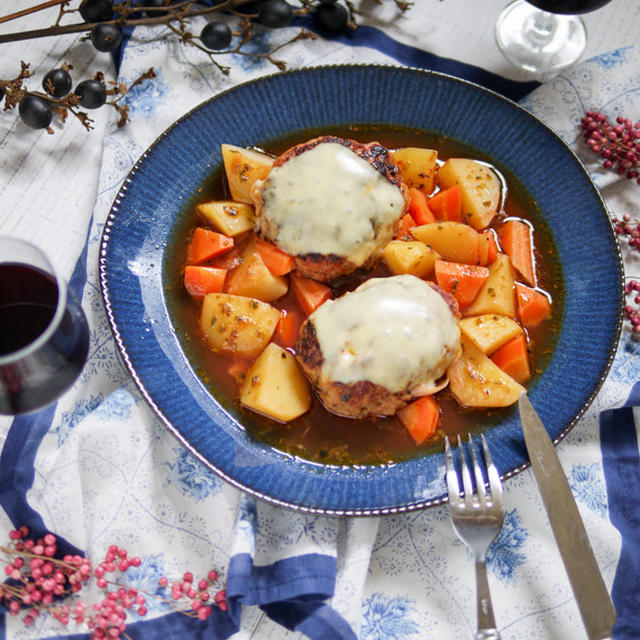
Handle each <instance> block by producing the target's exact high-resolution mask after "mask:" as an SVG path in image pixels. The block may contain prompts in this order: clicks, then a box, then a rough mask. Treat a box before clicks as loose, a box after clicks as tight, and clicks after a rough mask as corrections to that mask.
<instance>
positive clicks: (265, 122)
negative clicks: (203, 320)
mask: <svg viewBox="0 0 640 640" xmlns="http://www.w3.org/2000/svg"><path fill="white" fill-rule="evenodd" d="M349 124H362V125H372V124H377V125H381V126H382V127H402V128H408V129H415V130H418V131H425V132H432V133H433V132H435V133H437V134H439V135H441V136H445V137H447V138H450V139H452V140H453V141H457V142H460V143H462V144H464V145H466V146H469V147H471V148H473V149H477V150H479V151H480V152H481V153H482V154H485V155H486V156H489V157H490V158H491V159H492V161H493V162H494V163H495V164H496V165H497V166H498V167H503V168H505V169H506V170H508V171H509V172H510V173H512V174H513V175H515V176H517V177H518V178H519V180H520V181H521V183H522V185H523V186H524V188H525V189H526V190H527V191H528V193H529V194H530V195H531V196H532V197H533V199H534V200H535V201H536V203H537V205H538V206H539V208H540V210H541V212H542V215H543V217H544V219H545V222H546V223H547V225H548V227H549V229H550V230H551V233H552V235H553V238H554V240H555V245H556V249H557V253H558V258H559V262H560V265H561V270H562V277H563V280H564V288H565V291H566V292H567V295H566V296H565V300H564V305H563V308H562V309H557V310H556V313H560V314H561V315H562V318H561V326H560V329H559V334H558V337H557V340H556V343H555V348H554V351H553V354H552V356H551V358H550V360H549V363H548V365H547V367H546V368H545V370H544V372H543V373H542V374H541V375H540V376H538V377H537V378H536V379H535V380H534V381H533V383H532V385H531V386H530V390H529V394H530V397H531V400H532V402H533V404H534V405H535V406H536V408H537V409H538V411H539V413H540V417H541V418H542V420H543V422H544V423H545V425H546V427H547V429H548V430H549V432H550V435H551V437H552V438H553V439H554V440H558V439H560V438H561V437H562V436H563V435H564V434H565V433H566V432H567V431H568V430H569V429H570V428H571V426H572V425H573V424H574V423H575V421H576V420H577V419H578V417H579V416H580V415H581V414H582V413H583V412H584V410H585V408H586V407H587V406H588V405H589V403H590V402H591V400H592V399H593V397H594V395H595V393H596V392H597V391H598V389H599V387H600V385H601V384H602V381H603V378H604V377H605V375H606V373H607V371H608V369H609V366H610V364H611V359H612V355H613V352H614V349H615V346H616V344H617V341H618V337H619V332H620V324H621V308H622V297H621V293H620V292H621V283H622V263H621V259H620V255H619V251H618V247H617V244H616V241H615V237H614V234H613V232H612V228H611V224H610V222H609V218H608V216H607V212H606V210H605V207H604V204H603V202H602V199H601V197H600V195H599V194H598V191H597V190H596V188H595V186H594V185H593V183H592V182H591V180H590V178H589V176H588V175H587V173H586V172H585V170H584V168H583V166H582V165H581V164H580V162H579V160H578V159H577V158H576V157H575V155H574V154H573V153H572V152H571V151H570V150H569V149H568V148H567V147H566V145H565V144H564V143H563V142H562V141H561V140H560V139H559V138H558V137H557V136H556V135H555V134H554V133H553V132H552V131H551V130H549V129H548V128H547V127H546V126H544V125H543V124H542V123H540V122H539V121H538V120H537V119H536V118H534V117H533V116H532V115H531V114H530V113H528V112H527V111H525V110H524V109H522V108H520V107H519V106H517V105H516V104H514V103H513V102H510V101H509V100H506V99H504V98H502V97H500V96H499V95H497V94H495V93H492V92H490V91H487V90H485V89H483V88H481V87H479V86H476V85H473V84H471V83H469V82H465V81H462V80H459V79H457V78H454V77H450V76H446V75H441V74H438V73H433V72H428V71H419V70H415V69H408V68H401V67H382V66H368V65H362V66H359V65H356V66H354V65H348V66H331V67H318V68H311V69H305V70H299V71H291V72H286V73H279V74H275V75H272V76H268V77H265V78H261V79H258V80H254V81H252V82H248V83H246V84H243V85H240V86H237V87H235V88H233V89H231V90H229V91H226V92H224V93H221V94H219V95H218V96H216V97H215V98H213V99H211V100H209V101H207V102H205V103H204V104H202V105H200V106H199V107H197V108H196V109H194V110H193V111H191V112H190V113H188V114H187V115H185V116H184V117H183V118H182V119H180V120H179V121H178V122H176V123H175V124H174V125H173V126H172V127H170V128H169V129H168V130H167V131H166V132H165V133H164V134H163V135H162V136H160V138H159V139H158V140H157V141H156V142H155V143H154V144H153V146H152V147H151V148H150V149H149V150H148V151H147V152H146V153H145V154H144V155H143V156H142V158H141V159H140V160H139V161H138V163H137V164H136V166H135V167H134V168H133V170H132V171H131V174H130V175H129V177H128V178H127V179H126V180H125V183H124V186H123V187H122V189H121V191H120V193H119V194H118V196H117V198H116V200H115V202H114V204H113V208H112V210H111V212H110V214H109V217H108V219H107V222H106V226H105V230H104V235H103V239H102V247H101V253H100V277H101V283H102V292H103V296H104V301H105V304H106V309H107V313H108V316H109V320H110V322H111V326H112V328H113V331H114V334H115V338H116V340H117V343H118V346H119V348H120V350H121V352H122V355H123V357H124V360H125V362H126V364H127V366H128V368H129V370H130V372H131V374H132V375H133V377H134V379H135V381H136V383H137V384H138V386H139V387H140V389H141V391H142V393H143V394H144V396H145V398H146V399H147V401H148V402H149V403H150V405H151V406H152V407H153V409H154V410H155V411H156V412H157V413H158V415H159V416H160V417H161V419H162V420H163V422H164V423H165V424H166V425H167V427H168V428H169V429H170V430H171V431H172V432H173V433H174V434H175V436H176V437H177V438H178V439H179V440H180V441H181V442H182V443H183V444H184V446H185V447H187V448H188V449H189V451H191V452H192V453H193V454H194V455H195V456H196V457H197V458H199V459H200V460H201V461H202V462H203V463H204V464H205V465H207V466H208V467H210V468H211V469H213V470H214V471H216V472H217V473H218V474H220V475H221V476H222V477H223V478H224V479H226V480H227V481H229V482H231V483H232V484H234V485H235V486H237V487H239V488H241V489H243V490H245V491H248V492H250V493H252V494H254V495H256V496H258V497H260V498H264V499H266V500H268V501H270V502H273V503H275V504H279V505H285V506H289V507H293V508H296V509H300V510H304V511H308V512H315V513H326V514H347V515H349V514H357V515H371V514H383V513H393V512H400V511H409V510H413V509H418V508H422V507H427V506H431V505H433V504H437V503H439V502H441V501H442V499H443V497H444V493H445V486H444V480H443V476H444V472H443V464H444V462H443V455H442V454H441V453H434V454H431V455H425V456H423V457H420V458H416V459H412V460H409V461H406V462H401V463H398V464H395V465H391V466H361V467H357V468H347V467H337V466H328V465H321V464H317V463H312V462H307V461H305V460H301V459H298V458H295V457H293V456H291V455H287V454H283V453H281V452H279V451H276V450H273V449H272V448H270V447H268V446H266V445H263V444H261V443H259V442H256V441H255V440H253V439H252V438H251V437H249V435H248V434H247V433H246V431H245V430H244V429H243V427H242V425H241V424H240V423H239V422H238V420H237V419H236V418H235V417H234V415H233V412H231V411H227V410H226V409H225V408H223V407H222V406H221V404H220V403H219V402H218V401H217V400H216V399H215V398H214V397H213V396H212V395H211V394H210V393H209V392H208V391H207V389H206V387H205V385H204V384H203V383H202V381H201V380H200V378H199V377H198V376H197V375H196V373H195V371H194V368H193V367H192V365H191V363H190V361H189V359H188V358H187V357H186V355H185V352H184V350H183V349H182V347H181V344H180V341H179V339H178V338H177V336H176V330H175V327H174V324H173V321H172V315H171V313H170V309H169V304H168V300H167V296H166V294H165V287H166V282H167V280H166V278H167V274H166V273H165V270H166V269H167V268H168V269H170V268H171V265H168V266H167V265H165V260H164V258H165V250H166V247H167V246H168V245H169V244H170V242H171V239H172V233H173V231H174V230H175V229H176V225H178V224H179V222H180V216H181V215H184V213H183V212H184V210H185V209H186V206H185V205H186V204H187V203H188V202H189V201H190V199H191V198H192V196H193V195H194V194H195V193H196V191H197V189H198V188H199V187H200V186H201V185H202V183H203V181H205V180H206V178H207V177H208V176H209V175H210V174H211V173H212V172H213V171H214V170H215V169H216V168H217V167H219V166H220V164H221V162H222V159H221V154H220V144H221V143H223V142H228V143H232V144H236V145H240V146H251V145H256V144H262V145H264V144H265V143H267V142H268V141H272V140H278V139H282V138H283V137H287V136H288V135H289V134H291V133H292V132H300V133H301V134H304V132H305V130H310V129H311V130H315V131H329V130H331V129H336V128H341V127H342V128H344V126H345V125H349ZM173 266H174V267H175V265H173ZM486 435H487V437H488V440H489V445H490V448H491V450H492V453H493V457H494V459H495V461H496V463H497V465H498V468H499V469H500V472H501V474H502V475H503V476H509V475H512V474H514V473H516V472H517V471H519V470H521V469H522V468H524V467H525V466H526V465H527V463H528V459H527V454H526V449H525V446H524V441H523V438H522V435H521V431H520V425H519V420H518V416H517V412H516V411H515V409H514V410H512V411H511V412H508V415H507V417H506V418H505V419H504V420H503V421H502V422H500V423H499V424H497V425H494V426H493V427H492V428H491V429H489V430H488V431H487V433H486Z"/></svg>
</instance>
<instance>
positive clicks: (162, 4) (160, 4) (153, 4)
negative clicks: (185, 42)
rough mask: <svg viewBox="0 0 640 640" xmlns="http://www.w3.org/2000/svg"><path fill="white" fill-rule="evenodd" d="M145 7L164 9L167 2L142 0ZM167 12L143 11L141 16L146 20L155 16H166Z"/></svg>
mask: <svg viewBox="0 0 640 640" xmlns="http://www.w3.org/2000/svg"><path fill="white" fill-rule="evenodd" d="M143 4H144V6H145V7H165V6H166V5H167V4H170V3H169V2H165V0H144V2H143ZM167 13H169V12H168V11H143V14H144V16H145V17H147V18H155V17H156V16H166V15H167Z"/></svg>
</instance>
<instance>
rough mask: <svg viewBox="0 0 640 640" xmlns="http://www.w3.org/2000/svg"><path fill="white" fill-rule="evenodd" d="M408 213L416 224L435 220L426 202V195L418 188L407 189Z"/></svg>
mask: <svg viewBox="0 0 640 640" xmlns="http://www.w3.org/2000/svg"><path fill="white" fill-rule="evenodd" d="M409 213H410V214H411V217H412V218H413V221H414V222H415V223H416V225H418V226H419V225H421V224H428V223H429V222H435V221H436V219H435V217H434V215H433V213H432V212H431V210H430V209H429V205H428V204H427V196H425V195H424V193H423V192H422V191H420V189H415V188H414V187H411V188H410V189H409Z"/></svg>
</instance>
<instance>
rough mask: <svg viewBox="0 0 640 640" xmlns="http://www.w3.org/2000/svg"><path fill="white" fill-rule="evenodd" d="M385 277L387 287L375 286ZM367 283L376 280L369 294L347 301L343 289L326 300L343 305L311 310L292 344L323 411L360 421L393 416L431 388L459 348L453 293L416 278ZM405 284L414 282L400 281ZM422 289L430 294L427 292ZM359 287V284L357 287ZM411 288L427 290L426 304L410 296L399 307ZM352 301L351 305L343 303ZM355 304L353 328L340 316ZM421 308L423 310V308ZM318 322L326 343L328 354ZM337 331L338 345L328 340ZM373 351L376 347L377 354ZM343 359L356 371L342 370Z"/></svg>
mask: <svg viewBox="0 0 640 640" xmlns="http://www.w3.org/2000/svg"><path fill="white" fill-rule="evenodd" d="M382 281H388V282H385V287H384V288H382V287H380V285H379V284H378V283H379V282H382ZM391 281H394V283H393V285H394V287H395V284H396V283H397V284H398V286H397V287H395V288H391V289H390V288H389V285H391V284H392V283H391ZM416 281H417V282H416ZM368 282H369V283H375V284H374V285H373V287H374V288H373V289H372V288H371V286H372V285H368V287H369V288H368V291H367V295H366V296H362V295H360V296H359V297H357V298H353V299H349V298H347V296H351V295H353V294H345V296H342V297H341V298H339V299H338V300H336V301H332V302H330V303H329V304H335V303H338V306H339V305H342V304H344V308H343V309H338V307H336V306H333V307H332V306H328V307H325V310H324V311H325V313H324V314H318V311H316V312H314V314H312V315H311V316H309V318H308V319H307V320H306V321H305V322H304V324H303V325H302V327H301V329H300V335H299V339H298V341H297V343H296V346H295V351H296V358H297V360H298V363H299V364H300V367H301V368H302V370H303V371H304V373H305V375H306V376H307V378H308V379H309V381H310V382H311V384H312V385H313V387H314V389H315V391H316V394H317V395H318V398H319V399H320V401H321V402H322V404H323V405H324V406H325V407H326V408H327V410H329V411H331V412H333V413H336V414H338V415H341V416H347V417H352V418H358V419H362V418H375V417H378V416H388V415H393V414H395V413H396V412H397V411H398V409H400V408H402V407H403V406H405V405H406V404H408V403H409V402H410V401H411V400H413V399H415V398H417V397H419V396H422V395H429V394H430V393H433V392H435V391H436V390H437V389H438V388H439V382H440V379H441V377H442V376H443V375H444V373H445V371H446V369H447V368H448V366H449V365H450V364H451V363H452V362H453V361H454V360H455V359H456V358H457V357H458V355H459V352H460V334H459V329H458V325H457V318H458V315H459V313H458V305H457V303H456V302H455V300H454V299H453V298H452V296H450V295H448V294H446V293H444V292H442V291H441V290H440V289H439V288H437V287H435V286H434V285H430V284H428V283H426V282H424V281H422V280H419V279H418V278H414V276H395V277H392V278H381V279H372V280H369V281H368ZM407 283H409V284H410V285H411V286H410V287H405V284H407ZM418 283H419V284H418ZM365 284H367V283H365ZM361 286H362V285H361ZM425 288H426V289H429V290H430V291H431V293H430V294H428V293H426V292H425V291H424V289H425ZM359 290H361V287H359V288H358V289H356V291H355V293H357V292H358V291H359ZM378 291H379V292H380V295H381V296H382V297H381V299H379V300H375V298H374V292H375V294H377V292H378ZM416 291H417V292H418V295H419V296H421V295H422V294H423V293H425V298H424V305H423V306H422V307H420V306H419V305H418V306H416V305H414V304H413V302H411V303H410V305H409V307H408V308H407V309H403V308H402V302H401V297H402V296H403V295H405V293H406V294H408V295H412V296H415V292H416ZM434 292H435V295H434ZM389 293H391V296H390V295H389ZM345 300H346V302H345ZM398 300H400V302H397V301H398ZM352 303H353V308H349V307H348V306H346V305H347V304H352ZM327 304H328V303H325V305H327ZM390 304H391V305H394V304H395V305H396V306H397V307H398V308H397V309H396V312H393V311H389V310H388V309H389V305H390ZM420 304H422V300H421V301H420ZM323 307H324V305H323ZM321 308H322V307H320V309H321ZM358 308H359V309H360V313H359V314H357V315H359V318H358V319H355V318H354V319H352V320H350V321H349V320H348V321H347V323H348V324H349V325H350V326H344V325H345V318H348V317H351V316H352V315H353V313H354V309H358ZM424 309H427V311H426V312H423V311H424ZM407 310H408V311H412V312H414V317H415V323H411V322H406V321H405V320H403V319H402V317H403V315H404V312H405V311H407ZM316 325H317V326H318V327H319V328H320V330H321V335H322V336H323V338H322V340H324V341H325V343H326V349H327V351H328V353H326V354H325V353H324V352H323V347H322V345H321V341H322V340H321V339H320V338H319V335H318V331H317V328H316ZM371 327H373V329H372V328H371ZM376 332H378V333H376ZM334 335H335V340H336V341H337V344H335V343H333V337H330V338H329V339H328V340H327V336H334ZM369 335H370V338H371V339H369ZM381 336H382V339H381ZM423 347H424V349H423ZM385 349H386V351H385ZM376 350H379V351H380V352H379V353H377V354H376V353H374V352H375V351H376ZM421 350H423V351H424V353H421ZM408 351H410V352H411V353H408ZM345 354H346V355H345ZM414 356H415V358H414ZM376 358H379V359H380V366H377V365H376V363H375V361H376ZM327 359H328V360H329V366H328V367H327ZM346 360H349V362H348V364H347V366H348V367H350V368H351V370H353V371H355V370H356V369H357V373H353V374H351V372H350V370H349V369H347V370H346V374H345V370H344V369H341V366H342V365H341V362H342V363H344V362H345V361H346ZM336 363H337V364H336ZM363 363H364V364H363ZM369 363H371V366H370V364H369ZM396 369H402V371H401V372H400V374H399V375H398V376H394V371H395V370H396ZM369 374H371V375H369ZM387 374H388V375H389V377H388V379H387V378H386V377H385V376H386V375H387ZM367 377H371V378H375V380H370V379H366V378H367ZM336 378H342V379H336Z"/></svg>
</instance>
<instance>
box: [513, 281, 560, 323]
mask: <svg viewBox="0 0 640 640" xmlns="http://www.w3.org/2000/svg"><path fill="white" fill-rule="evenodd" d="M516 300H517V303H518V316H519V317H520V322H522V324H523V325H524V326H525V327H535V326H537V325H539V324H540V323H541V322H542V321H543V320H546V319H547V318H548V317H549V316H550V315H551V300H550V298H549V297H548V295H547V294H546V293H544V292H543V291H540V290H539V289H532V288H531V287H527V286H526V285H524V284H521V283H520V282H516Z"/></svg>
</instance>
